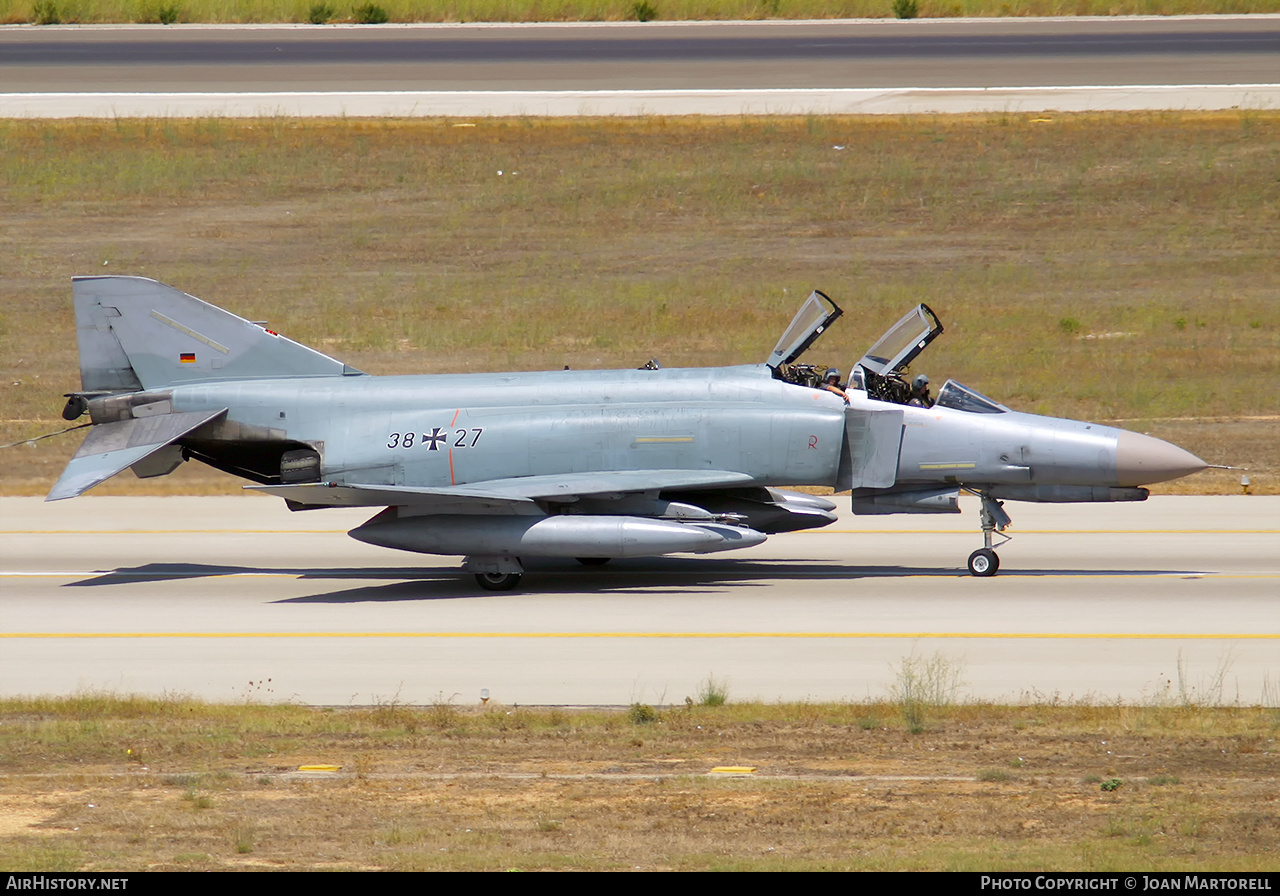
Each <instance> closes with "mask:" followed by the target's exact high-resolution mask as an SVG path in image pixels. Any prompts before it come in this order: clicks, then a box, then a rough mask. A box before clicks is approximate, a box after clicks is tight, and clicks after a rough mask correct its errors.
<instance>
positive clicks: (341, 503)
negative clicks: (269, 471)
mask: <svg viewBox="0 0 1280 896" xmlns="http://www.w3.org/2000/svg"><path fill="white" fill-rule="evenodd" d="M750 482H751V477H750V476H748V475H746V474H745V473H731V472H726V471H723V470H625V471H605V472H600V473H566V474H564V475H553V476H520V477H516V478H513V479H493V480H489V481H487V482H483V483H477V484H476V485H452V486H444V487H440V488H413V487H405V486H395V485H342V484H334V485H327V484H323V483H309V484H298V485H252V486H247V488H250V489H252V490H254V491H260V492H266V493H267V494H269V495H275V496H277V497H280V498H284V499H285V500H287V501H294V502H297V503H299V504H308V505H312V506H329V507H415V508H419V509H421V510H423V511H425V512H428V513H515V514H540V513H542V511H541V510H540V509H539V508H538V506H537V505H536V504H535V503H534V501H536V500H554V501H574V500H576V499H577V498H579V497H583V496H587V495H606V494H628V493H633V492H646V491H661V490H663V489H671V488H695V487H696V488H716V487H728V486H734V485H744V484H747V483H750Z"/></svg>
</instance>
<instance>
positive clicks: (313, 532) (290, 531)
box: [0, 526, 1280, 535]
mask: <svg viewBox="0 0 1280 896" xmlns="http://www.w3.org/2000/svg"><path fill="white" fill-rule="evenodd" d="M1010 529H1016V527H1014V526H1011V527H1010ZM346 531H347V530H346V529H0V534H4V535H333V534H345V533H346ZM1017 533H1018V534H1019V535H1280V529H1017ZM782 534H784V535H970V534H972V533H971V532H970V531H969V530H968V529H829V528H827V529H807V530H803V531H797V532H785V533H782Z"/></svg>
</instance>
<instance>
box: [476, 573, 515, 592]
mask: <svg viewBox="0 0 1280 896" xmlns="http://www.w3.org/2000/svg"><path fill="white" fill-rule="evenodd" d="M476 584H478V585H479V586H480V587H481V588H483V589H484V590H485V591H510V590H511V589H512V588H514V587H516V586H517V585H519V584H520V574H519V573H518V572H478V573H476Z"/></svg>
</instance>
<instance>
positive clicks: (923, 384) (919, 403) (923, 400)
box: [907, 373, 933, 408]
mask: <svg viewBox="0 0 1280 896" xmlns="http://www.w3.org/2000/svg"><path fill="white" fill-rule="evenodd" d="M907 404H909V405H911V406H912V407H917V408H931V407H933V398H932V397H931V396H930V395H929V378H928V377H927V376H925V375H924V374H923V373H922V374H920V375H919V376H917V377H916V378H915V379H914V380H912V381H911V397H910V398H908V399H907Z"/></svg>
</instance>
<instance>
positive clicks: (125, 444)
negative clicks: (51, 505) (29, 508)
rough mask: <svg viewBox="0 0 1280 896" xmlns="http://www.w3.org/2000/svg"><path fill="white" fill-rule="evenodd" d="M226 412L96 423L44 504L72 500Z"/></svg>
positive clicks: (191, 413) (204, 412) (188, 413)
mask: <svg viewBox="0 0 1280 896" xmlns="http://www.w3.org/2000/svg"><path fill="white" fill-rule="evenodd" d="M226 412H227V409H226V408H220V409H219V410H216V411H190V412H187V413H182V414H159V415H157V416H154V417H140V418H137V419H133V420H117V421H115V422H114V423H99V424H97V425H96V426H94V427H93V429H91V430H89V435H88V436H87V437H85V440H84V442H83V443H82V444H81V445H80V449H79V450H78V451H76V453H75V456H74V457H72V458H71V461H70V462H69V463H68V464H67V468H66V469H65V470H63V471H62V475H61V476H60V477H58V481H57V482H56V483H54V486H53V489H52V491H50V492H49V495H48V497H46V498H45V500H46V501H61V500H63V499H64V498H74V497H76V496H77V495H79V494H82V493H84V492H86V491H88V490H89V489H91V488H93V487H94V486H95V485H98V484H99V483H102V482H105V481H107V480H108V479H110V478H111V477H112V476H114V475H116V474H117V473H119V472H121V471H122V470H124V469H125V468H126V467H131V466H133V465H134V464H136V463H139V462H140V461H142V460H145V459H146V458H147V457H149V456H151V455H152V454H154V453H156V452H157V451H159V450H161V449H162V448H166V447H168V446H169V445H171V444H173V443H174V442H176V441H177V440H178V439H180V438H182V437H183V436H185V435H186V434H187V433H189V432H191V431H192V430H193V429H196V428H198V427H200V426H203V425H204V424H206V423H208V422H209V421H211V420H215V419H217V418H218V417H221V416H222V415H223V414H225V413H226Z"/></svg>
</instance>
